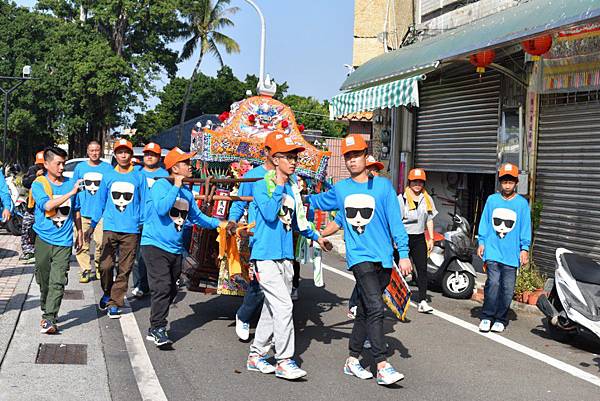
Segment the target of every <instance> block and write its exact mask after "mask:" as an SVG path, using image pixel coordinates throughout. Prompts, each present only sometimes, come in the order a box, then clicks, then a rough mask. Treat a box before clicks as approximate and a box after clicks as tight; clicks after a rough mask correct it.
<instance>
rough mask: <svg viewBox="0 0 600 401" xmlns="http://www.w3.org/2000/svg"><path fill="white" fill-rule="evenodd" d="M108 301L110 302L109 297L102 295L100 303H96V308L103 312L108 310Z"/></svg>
mask: <svg viewBox="0 0 600 401" xmlns="http://www.w3.org/2000/svg"><path fill="white" fill-rule="evenodd" d="M108 301H110V297H109V296H108V295H102V298H100V302H98V308H99V309H100V310H101V311H103V312H104V311H105V310H106V308H108Z"/></svg>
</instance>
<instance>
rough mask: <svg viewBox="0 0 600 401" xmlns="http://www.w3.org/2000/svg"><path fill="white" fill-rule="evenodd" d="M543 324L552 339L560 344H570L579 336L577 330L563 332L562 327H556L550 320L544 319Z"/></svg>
mask: <svg viewBox="0 0 600 401" xmlns="http://www.w3.org/2000/svg"><path fill="white" fill-rule="evenodd" d="M543 322H544V327H545V328H546V332H547V333H548V334H549V335H550V337H552V339H554V340H556V341H558V342H560V343H568V342H570V341H571V340H572V339H573V337H575V336H576V335H577V331H576V330H563V329H561V328H560V327H556V326H555V325H553V324H552V323H550V320H548V318H544V319H543Z"/></svg>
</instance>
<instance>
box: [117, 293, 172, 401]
mask: <svg viewBox="0 0 600 401" xmlns="http://www.w3.org/2000/svg"><path fill="white" fill-rule="evenodd" d="M125 306H126V308H123V314H122V315H121V318H120V319H119V321H120V323H121V330H122V331H123V337H124V338H125V345H126V347H127V354H129V360H130V362H131V367H132V369H133V375H134V376H135V381H136V382H137V386H138V389H139V390H140V394H141V396H142V399H143V400H144V401H168V400H167V396H166V395H165V392H164V391H163V388H162V386H161V385H160V382H159V381H158V376H157V375H156V372H155V371H154V367H153V366H152V361H150V357H149V356H148V351H146V347H145V346H144V339H143V338H142V334H141V333H140V328H139V326H138V324H137V321H136V320H135V316H134V315H133V311H132V310H131V306H130V305H129V302H128V301H127V299H125Z"/></svg>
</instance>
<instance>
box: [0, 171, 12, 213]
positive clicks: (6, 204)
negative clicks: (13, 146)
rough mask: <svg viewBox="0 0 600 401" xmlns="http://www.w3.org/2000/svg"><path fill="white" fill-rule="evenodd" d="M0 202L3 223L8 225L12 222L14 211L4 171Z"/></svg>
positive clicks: (0, 188) (0, 179) (0, 172)
mask: <svg viewBox="0 0 600 401" xmlns="http://www.w3.org/2000/svg"><path fill="white" fill-rule="evenodd" d="M0 201H1V202H2V222H3V223H6V222H7V221H8V220H10V215H11V213H12V211H13V203H12V199H11V197H10V191H9V190H8V185H6V179H5V178H4V174H3V173H2V171H0Z"/></svg>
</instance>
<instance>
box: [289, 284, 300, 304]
mask: <svg viewBox="0 0 600 401" xmlns="http://www.w3.org/2000/svg"><path fill="white" fill-rule="evenodd" d="M290 297H292V301H297V300H298V289H297V288H296V287H293V288H292V293H291V294H290Z"/></svg>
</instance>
